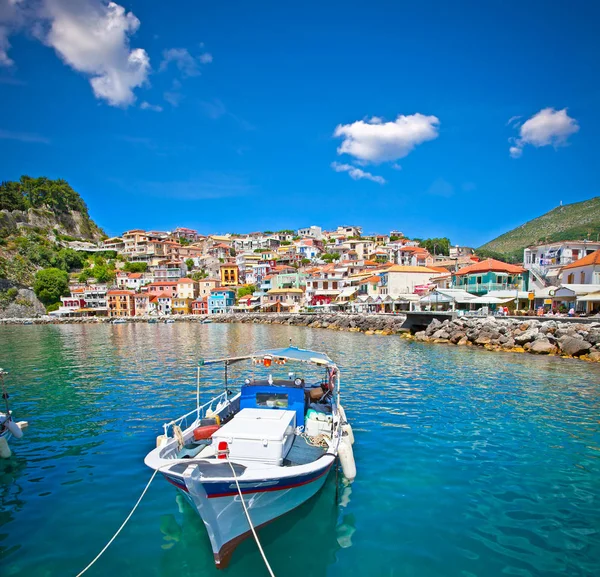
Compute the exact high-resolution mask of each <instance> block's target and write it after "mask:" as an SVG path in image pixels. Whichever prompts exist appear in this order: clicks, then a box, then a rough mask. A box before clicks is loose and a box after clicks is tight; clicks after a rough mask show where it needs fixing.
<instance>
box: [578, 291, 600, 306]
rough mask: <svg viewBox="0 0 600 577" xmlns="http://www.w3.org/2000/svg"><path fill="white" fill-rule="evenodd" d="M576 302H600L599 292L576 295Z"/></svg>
mask: <svg viewBox="0 0 600 577" xmlns="http://www.w3.org/2000/svg"><path fill="white" fill-rule="evenodd" d="M577 302H587V303H592V302H600V292H596V293H590V294H588V295H584V296H582V297H577Z"/></svg>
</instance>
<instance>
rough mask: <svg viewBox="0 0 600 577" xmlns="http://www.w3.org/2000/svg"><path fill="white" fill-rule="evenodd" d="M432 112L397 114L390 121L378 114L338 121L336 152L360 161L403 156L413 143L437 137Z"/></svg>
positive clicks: (436, 123) (437, 123) (414, 144)
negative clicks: (338, 143)
mask: <svg viewBox="0 0 600 577" xmlns="http://www.w3.org/2000/svg"><path fill="white" fill-rule="evenodd" d="M439 124H440V121H439V119H438V118H437V117H436V116H425V115H424V114H420V113H416V114H411V115H409V116H404V115H399V116H398V118H396V120H395V121H394V122H384V121H383V120H382V119H381V118H378V117H375V116H374V117H373V118H371V119H370V120H366V121H365V120H358V121H357V122H353V123H352V124H340V125H338V126H337V127H336V129H335V132H334V133H333V134H334V136H336V137H339V138H343V139H344V140H343V142H342V144H341V145H340V146H339V148H338V149H337V152H338V154H349V155H350V156H353V157H354V158H355V159H358V160H359V161H363V162H372V163H380V162H392V161H394V160H398V159H399V158H404V157H405V156H406V155H407V154H409V153H410V152H411V151H412V150H413V149H414V148H415V146H417V145H419V144H421V143H423V142H426V141H428V140H434V139H435V138H437V137H438V127H439Z"/></svg>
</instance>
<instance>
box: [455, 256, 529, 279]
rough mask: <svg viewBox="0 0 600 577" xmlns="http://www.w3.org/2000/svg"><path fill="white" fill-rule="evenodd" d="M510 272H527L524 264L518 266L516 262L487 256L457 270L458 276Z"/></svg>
mask: <svg viewBox="0 0 600 577" xmlns="http://www.w3.org/2000/svg"><path fill="white" fill-rule="evenodd" d="M492 271H498V272H508V273H511V274H519V273H523V272H525V269H524V268H523V267H522V266H517V265H514V264H508V263H506V262H502V261H500V260H496V259H494V258H486V259H485V260H482V261H481V262H477V263H474V264H470V265H468V266H465V267H463V268H461V269H460V270H459V271H458V272H456V273H455V274H456V276H462V275H465V274H474V273H478V272H492Z"/></svg>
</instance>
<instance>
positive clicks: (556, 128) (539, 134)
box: [509, 108, 579, 158]
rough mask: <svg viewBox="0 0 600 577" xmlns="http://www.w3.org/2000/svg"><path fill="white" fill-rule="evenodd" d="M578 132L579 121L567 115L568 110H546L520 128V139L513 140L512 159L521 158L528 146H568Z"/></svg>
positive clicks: (535, 115)
mask: <svg viewBox="0 0 600 577" xmlns="http://www.w3.org/2000/svg"><path fill="white" fill-rule="evenodd" d="M578 131H579V124H578V123H577V120H575V119H574V118H571V117H570V116H569V115H568V114H567V109H566V108H563V109H562V110H555V109H554V108H544V109H542V110H540V111H539V112H538V113H537V114H534V115H533V116H532V117H531V118H530V119H528V120H527V121H525V122H524V123H523V124H522V125H521V126H520V128H519V138H513V139H511V142H512V143H513V146H511V147H510V149H509V153H510V155H511V156H512V158H519V157H520V156H521V154H522V153H523V148H524V146H525V145H526V144H531V145H532V146H535V147H536V148H539V147H540V146H554V148H557V147H559V146H566V144H567V140H568V138H569V136H571V134H575V133H576V132H578Z"/></svg>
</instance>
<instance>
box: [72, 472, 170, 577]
mask: <svg viewBox="0 0 600 577" xmlns="http://www.w3.org/2000/svg"><path fill="white" fill-rule="evenodd" d="M160 468H161V467H159V468H158V469H155V470H154V473H152V477H150V480H149V481H148V483H147V485H146V486H145V487H144V490H143V491H142V494H141V495H140V498H139V499H138V500H137V503H136V504H135V505H134V507H133V509H132V510H131V512H130V513H129V515H127V518H126V519H125V521H123V523H122V525H121V526H120V527H119V528H118V529H117V532H116V533H115V534H114V535H113V536H112V539H111V540H110V541H109V542H108V543H107V544H106V545H104V548H103V549H102V551H100V553H98V555H96V556H95V557H94V559H93V560H92V561H91V562H90V564H89V565H88V566H87V567H86V568H85V569H84V570H83V571H81V572H80V573H78V574H77V577H81V575H83V574H84V573H85V572H86V571H87V570H88V569H89V568H90V567H91V566H92V565H93V564H94V563H95V562H96V561H98V559H100V557H102V555H103V554H104V552H105V551H106V550H107V549H108V548H109V547H110V546H111V544H112V542H113V541H114V540H115V539H116V538H117V536H118V535H119V533H120V532H121V531H122V530H123V527H125V525H127V521H129V519H131V516H132V515H133V514H134V513H135V510H136V509H137V508H138V505H139V504H140V503H141V501H142V499H143V498H144V495H145V494H146V491H148V488H149V487H150V484H151V483H152V481H154V477H156V473H158V471H159V469H160Z"/></svg>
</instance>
